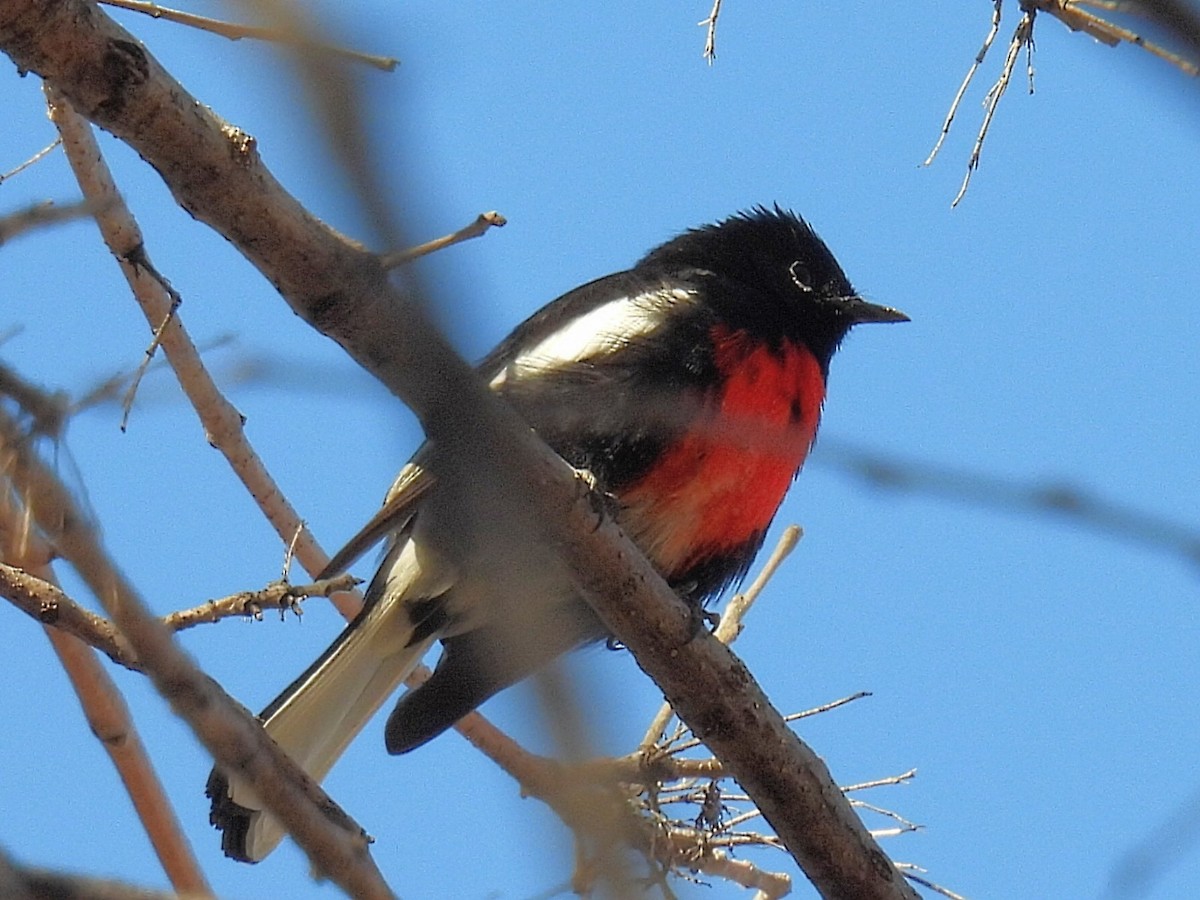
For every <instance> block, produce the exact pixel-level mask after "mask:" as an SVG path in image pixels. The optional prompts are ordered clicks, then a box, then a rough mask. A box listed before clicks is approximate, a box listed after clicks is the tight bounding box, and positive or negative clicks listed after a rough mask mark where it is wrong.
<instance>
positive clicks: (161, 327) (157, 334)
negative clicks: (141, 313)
mask: <svg viewBox="0 0 1200 900" xmlns="http://www.w3.org/2000/svg"><path fill="white" fill-rule="evenodd" d="M123 262H125V263H127V264H128V265H130V266H132V267H133V269H134V271H135V272H137V273H139V274H140V273H142V272H144V273H146V275H148V276H149V277H150V278H152V279H154V281H156V282H158V285H159V287H161V288H162V290H163V292H164V293H165V294H166V295H167V296H168V297H169V298H170V300H171V303H170V306H168V307H167V311H166V313H165V314H164V315H163V318H162V321H161V322H159V323H158V324H157V325H156V326H154V329H153V337H151V339H150V345H149V346H148V347H147V348H146V350H145V352H144V354H143V356H142V361H141V363H140V364H139V365H138V367H137V369H136V370H135V371H134V373H133V377H132V378H131V379H130V380H129V386H128V387H127V388H126V389H125V396H124V397H122V398H121V426H120V427H121V432H122V433H124V432H125V430H126V428H128V426H129V414H130V413H131V412H132V411H133V400H134V398H135V397H136V396H137V390H138V387H139V386H140V385H141V383H142V378H143V377H144V376H145V374H146V371H147V370H148V369H149V368H150V364H151V363H152V362H154V354H155V353H157V352H158V347H159V345H160V344H161V343H162V338H163V332H164V331H166V329H167V325H168V324H170V322H171V320H172V319H173V318H175V313H176V312H178V310H179V307H180V306H181V305H182V304H183V297H181V296H180V295H179V292H178V291H177V290H175V288H174V287H172V286H171V282H169V281H167V279H166V278H165V277H164V276H163V275H162V273H161V272H159V271H158V269H156V268H154V264H153V263H151V262H150V258H149V257H148V256H147V255H146V248H145V246H144V245H142V244H138V245H137V246H136V247H134V248H133V249H132V250H131V251H130V252H129V253H127V254H126V255H125V257H124V259H123Z"/></svg>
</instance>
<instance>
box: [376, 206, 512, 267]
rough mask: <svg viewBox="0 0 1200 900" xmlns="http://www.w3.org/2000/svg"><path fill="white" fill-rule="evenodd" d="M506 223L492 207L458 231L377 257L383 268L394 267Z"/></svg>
mask: <svg viewBox="0 0 1200 900" xmlns="http://www.w3.org/2000/svg"><path fill="white" fill-rule="evenodd" d="M507 224H508V219H506V218H504V216H502V215H500V213H498V212H496V211H495V210H494V209H493V210H491V211H490V212H483V213H480V214H479V215H478V216H476V217H475V221H474V222H472V223H471V224H470V225H467V226H465V227H463V228H460V229H458V231H455V232H453V233H451V234H447V235H445V236H444V237H440V238H435V239H434V240H432V241H426V242H425V243H424V244H420V245H418V246H416V247H410V248H409V249H408V250H395V251H392V252H391V253H385V254H383V255H382V256H381V257H380V258H379V261H380V264H381V265H382V266H383V267H384V268H385V269H394V268H396V267H397V266H402V265H404V264H405V263H410V262H412V261H413V260H414V259H419V258H420V257H422V256H428V255H429V254H430V253H436V252H437V251H438V250H444V249H445V248H447V247H451V246H453V245H454V244H461V243H462V242H463V241H469V240H471V239H472V238H477V237H481V236H482V235H484V234H486V233H487V232H488V231H489V230H491V229H492V228H503V227H504V226H505V225H507Z"/></svg>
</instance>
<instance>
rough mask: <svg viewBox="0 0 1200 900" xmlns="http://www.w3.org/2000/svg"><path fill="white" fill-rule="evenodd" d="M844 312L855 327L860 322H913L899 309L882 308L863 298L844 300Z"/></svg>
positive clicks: (847, 298)
mask: <svg viewBox="0 0 1200 900" xmlns="http://www.w3.org/2000/svg"><path fill="white" fill-rule="evenodd" d="M842 312H843V313H844V314H845V315H846V316H847V317H849V319H850V321H851V322H853V323H854V324H855V325H857V324H859V323H860V322H910V321H912V320H911V319H909V317H908V316H906V315H905V314H904V313H902V312H900V310H898V309H892V308H891V307H890V306H880V305H879V304H878V303H868V302H867V301H866V300H864V299H863V298H862V297H846V298H845V299H843V300H842Z"/></svg>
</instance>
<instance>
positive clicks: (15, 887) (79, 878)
mask: <svg viewBox="0 0 1200 900" xmlns="http://www.w3.org/2000/svg"><path fill="white" fill-rule="evenodd" d="M209 896H211V895H210V894H208V893H207V891H205V892H195V891H179V892H178V893H176V892H175V891H171V892H169V893H168V892H165V891H154V890H150V889H148V888H143V887H135V886H134V885H131V884H126V883H125V882H121V881H112V880H109V879H106V878H91V877H88V876H85V875H67V874H65V873H62V872H51V871H48V870H46V869H37V868H34V867H32V866H19V865H16V864H15V863H13V862H12V861H11V860H10V859H8V858H7V856H6V855H5V854H4V853H3V852H0V897H4V898H5V900H197V898H201V897H209Z"/></svg>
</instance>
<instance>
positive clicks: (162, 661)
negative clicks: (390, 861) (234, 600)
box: [0, 409, 392, 898]
mask: <svg viewBox="0 0 1200 900" xmlns="http://www.w3.org/2000/svg"><path fill="white" fill-rule="evenodd" d="M0 448H2V449H3V452H4V455H5V463H6V466H5V474H6V475H7V476H8V478H9V479H10V480H11V481H12V483H13V485H14V488H15V489H16V490H17V491H18V492H19V494H20V496H22V497H23V498H25V502H26V505H27V507H28V508H29V510H30V512H31V513H32V514H33V517H34V519H35V521H36V523H37V526H38V528H39V529H41V530H42V531H43V532H44V533H45V534H46V536H47V539H48V540H49V541H50V542H51V543H52V544H53V546H54V548H55V549H56V551H57V552H58V553H59V554H60V555H61V557H62V558H64V559H66V560H67V561H69V562H70V563H71V565H72V566H73V567H74V568H75V570H76V572H78V573H79V575H80V577H81V578H83V580H84V581H85V583H87V584H88V586H89V587H90V588H91V590H92V591H93V593H94V594H95V595H96V596H97V598H99V600H100V601H101V603H102V604H103V605H104V607H105V609H106V610H107V611H108V613H109V615H110V616H112V618H113V621H114V622H115V623H116V625H117V626H118V627H119V628H120V629H121V631H122V633H123V634H124V635H125V636H126V638H127V639H128V640H129V643H130V644H131V645H132V647H133V648H134V650H135V652H136V653H137V655H138V658H139V659H140V660H141V664H142V666H143V668H144V670H145V671H146V673H147V674H148V675H149V676H150V678H151V680H152V681H153V682H154V685H155V687H156V688H157V689H158V691H159V693H160V694H161V695H162V696H163V697H164V698H166V699H167V700H168V702H170V703H171V705H172V707H173V708H174V710H175V712H176V713H177V714H178V715H179V716H181V717H182V718H183V719H184V720H185V721H186V722H187V723H188V724H189V725H190V726H191V727H192V729H193V730H194V731H195V733H196V735H197V736H198V737H199V738H200V740H201V741H202V742H203V743H204V744H205V746H206V747H207V748H208V750H209V752H211V753H212V755H213V757H214V758H215V759H216V760H217V761H218V764H220V765H221V766H223V767H224V768H225V769H226V770H227V771H229V772H232V773H237V774H238V775H239V776H241V777H244V778H246V779H247V780H249V781H250V782H251V783H253V784H254V786H255V790H256V791H258V794H259V796H260V797H261V798H262V800H263V802H264V803H265V804H267V806H268V808H269V809H270V810H271V812H272V813H273V814H274V815H276V816H277V817H278V818H279V820H280V821H281V822H283V823H284V824H285V826H286V827H287V828H288V830H289V831H290V832H291V833H292V836H293V837H294V838H295V839H296V841H297V843H299V844H300V846H301V847H303V848H304V849H305V851H306V852H307V853H308V854H309V857H310V859H311V860H312V861H313V863H314V865H316V866H317V867H318V869H319V870H320V871H321V872H323V873H324V874H325V875H326V876H327V877H328V878H330V879H331V880H333V881H335V882H337V883H338V884H339V885H341V886H342V887H343V888H344V889H345V890H347V891H349V892H351V893H353V894H354V895H355V896H362V897H367V898H391V897H392V893H391V891H390V890H389V889H388V887H387V885H386V884H385V883H384V881H383V878H382V876H381V875H380V874H379V872H378V870H377V869H376V868H375V866H374V864H373V862H372V861H371V859H370V856H369V855H368V853H367V849H366V839H365V836H364V834H363V831H362V829H361V828H360V827H358V826H357V825H356V824H354V822H353V821H352V820H351V819H350V818H349V816H347V815H346V814H345V813H344V812H343V811H342V810H341V809H340V808H339V807H337V805H336V804H334V802H333V801H332V800H330V799H329V797H328V796H327V795H326V794H325V793H324V792H323V791H322V790H321V789H320V787H319V786H318V785H317V784H316V783H314V782H313V781H312V779H310V778H308V776H307V775H305V773H304V772H303V771H302V770H301V769H300V768H299V767H298V766H297V765H296V764H295V763H294V762H292V760H291V759H290V758H289V757H288V756H287V755H286V754H285V753H283V751H281V750H280V749H279V747H278V746H277V745H276V744H275V743H274V742H273V741H271V740H270V739H269V738H268V737H267V736H266V734H265V733H264V732H263V730H262V727H261V726H260V725H259V724H258V723H257V722H256V721H255V720H254V719H253V718H252V717H251V716H250V714H249V713H248V712H246V710H244V709H243V708H242V707H240V706H239V705H238V704H236V703H235V702H234V701H233V700H232V699H230V697H229V696H228V695H227V694H225V692H224V691H222V690H221V689H220V687H219V686H218V685H217V684H216V682H214V681H213V680H212V679H210V678H208V677H207V676H205V675H204V674H203V673H202V672H200V671H199V670H198V669H197V668H196V667H195V665H194V664H193V663H192V662H191V660H190V659H188V657H187V656H186V655H185V654H184V653H183V652H182V651H181V650H180V649H179V648H178V647H177V646H176V645H175V643H174V642H173V640H172V639H171V636H170V633H169V632H168V631H167V630H166V629H165V628H163V626H162V624H161V623H160V622H158V621H157V620H155V619H154V618H153V617H152V616H151V615H150V614H149V613H148V612H147V611H146V608H145V605H144V604H143V602H142V600H141V598H140V597H139V596H138V594H137V592H136V591H135V590H134V588H133V586H132V585H131V584H129V582H128V581H126V579H125V578H124V576H123V575H122V574H121V573H120V572H119V571H118V570H117V569H116V567H115V566H114V565H113V563H112V562H111V561H110V560H109V558H108V556H107V554H106V553H105V551H104V549H103V548H102V547H101V546H100V544H99V541H98V539H97V537H96V535H95V532H94V531H93V530H92V529H90V528H89V527H87V526H86V525H85V524H84V522H85V520H84V517H83V516H81V514H80V512H79V510H78V509H77V508H76V506H75V504H74V503H73V501H72V500H71V498H70V495H69V494H68V493H67V491H66V489H65V488H64V487H63V486H62V484H61V483H60V482H59V481H58V479H57V478H56V477H55V475H54V474H53V472H51V471H50V470H49V469H48V468H46V466H45V465H44V464H43V463H42V462H41V461H40V460H38V459H37V458H36V457H34V456H33V454H32V453H31V452H30V450H29V448H28V445H27V442H26V441H24V439H23V437H22V435H21V433H20V430H19V429H17V428H16V426H15V423H14V422H13V421H12V420H11V418H10V417H9V416H8V415H7V414H6V413H5V412H4V411H3V410H2V409H0Z"/></svg>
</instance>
